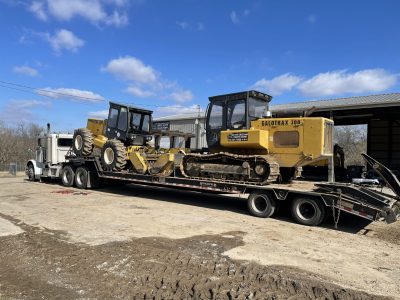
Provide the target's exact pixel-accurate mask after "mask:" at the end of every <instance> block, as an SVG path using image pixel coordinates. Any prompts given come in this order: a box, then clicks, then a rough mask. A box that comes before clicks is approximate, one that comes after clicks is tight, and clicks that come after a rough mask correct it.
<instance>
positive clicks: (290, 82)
mask: <svg viewBox="0 0 400 300" xmlns="http://www.w3.org/2000/svg"><path fill="white" fill-rule="evenodd" d="M300 82H301V77H299V76H296V75H292V74H290V73H285V74H282V75H279V76H277V77H274V78H272V79H269V80H268V79H265V78H262V79H260V80H258V81H257V82H256V83H255V84H254V85H253V88H254V89H256V90H261V91H265V92H267V93H270V94H272V95H280V94H282V93H283V92H286V91H290V90H291V89H293V88H294V87H295V86H296V85H298V84H299V83H300Z"/></svg>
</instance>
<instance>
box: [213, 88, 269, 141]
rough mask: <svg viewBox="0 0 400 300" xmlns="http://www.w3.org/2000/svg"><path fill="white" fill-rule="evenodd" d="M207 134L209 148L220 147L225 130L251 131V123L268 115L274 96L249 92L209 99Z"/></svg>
mask: <svg viewBox="0 0 400 300" xmlns="http://www.w3.org/2000/svg"><path fill="white" fill-rule="evenodd" d="M209 100H210V103H209V105H208V108H207V118H206V132H207V133H206V134H207V144H208V148H209V149H212V148H215V147H220V132H221V131H223V130H240V129H249V128H250V122H251V121H254V120H256V119H259V118H261V117H263V116H264V115H266V113H267V111H268V108H269V102H270V101H271V100H272V96H270V95H267V94H264V93H261V92H257V91H247V92H240V93H234V94H226V95H219V96H214V97H209Z"/></svg>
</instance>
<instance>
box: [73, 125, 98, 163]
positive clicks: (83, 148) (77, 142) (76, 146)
mask: <svg viewBox="0 0 400 300" xmlns="http://www.w3.org/2000/svg"><path fill="white" fill-rule="evenodd" d="M72 150H73V151H74V153H75V154H76V155H77V156H79V157H82V156H89V155H90V154H92V151H93V134H92V132H91V131H90V130H89V129H87V128H79V129H76V130H75V131H74V136H73V138H72Z"/></svg>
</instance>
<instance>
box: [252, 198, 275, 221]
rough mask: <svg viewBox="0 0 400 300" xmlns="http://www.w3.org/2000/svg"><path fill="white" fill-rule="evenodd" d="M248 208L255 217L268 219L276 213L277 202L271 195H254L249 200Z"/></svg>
mask: <svg viewBox="0 0 400 300" xmlns="http://www.w3.org/2000/svg"><path fill="white" fill-rule="evenodd" d="M247 208H248V209H249V211H250V213H251V214H252V215H253V216H256V217H260V218H268V217H271V216H272V215H273V214H274V213H275V210H276V201H275V199H273V198H272V197H271V196H270V195H267V194H262V193H252V194H250V195H249V198H248V199H247Z"/></svg>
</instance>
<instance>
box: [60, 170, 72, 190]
mask: <svg viewBox="0 0 400 300" xmlns="http://www.w3.org/2000/svg"><path fill="white" fill-rule="evenodd" d="M74 181H75V171H74V169H73V168H72V167H71V166H64V167H63V168H62V170H61V182H62V185H63V186H66V187H71V186H73V185H74Z"/></svg>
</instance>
